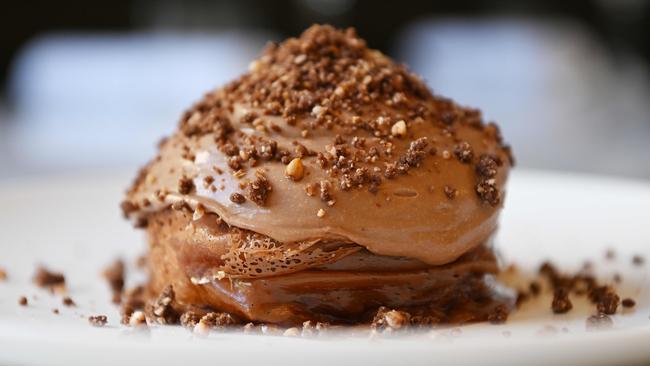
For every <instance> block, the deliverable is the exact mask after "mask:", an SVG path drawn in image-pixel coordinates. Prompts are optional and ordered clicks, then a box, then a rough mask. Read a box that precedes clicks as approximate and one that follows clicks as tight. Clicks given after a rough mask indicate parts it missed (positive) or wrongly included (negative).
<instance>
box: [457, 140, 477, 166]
mask: <svg viewBox="0 0 650 366" xmlns="http://www.w3.org/2000/svg"><path fill="white" fill-rule="evenodd" d="M454 155H456V158H458V160H460V162H462V163H466V164H467V163H470V162H471V161H472V159H473V158H474V150H472V146H470V144H469V143H468V142H466V141H463V142H461V143H459V144H456V146H454Z"/></svg>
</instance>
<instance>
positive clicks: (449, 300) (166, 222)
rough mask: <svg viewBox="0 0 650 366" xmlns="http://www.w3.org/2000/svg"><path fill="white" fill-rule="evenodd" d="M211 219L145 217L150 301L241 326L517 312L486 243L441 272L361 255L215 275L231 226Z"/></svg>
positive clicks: (417, 320) (451, 318) (447, 319)
mask: <svg viewBox="0 0 650 366" xmlns="http://www.w3.org/2000/svg"><path fill="white" fill-rule="evenodd" d="M218 221H219V220H218V217H217V216H216V215H212V214H206V215H205V216H203V217H202V218H200V219H199V220H197V219H196V217H193V215H192V212H189V211H188V210H172V209H167V210H164V211H161V212H159V213H156V214H154V215H152V216H151V217H150V218H149V224H148V226H147V234H148V240H149V249H150V250H149V254H148V259H149V260H148V265H149V272H150V279H149V283H148V288H147V290H148V291H147V292H148V293H149V296H151V297H152V298H154V297H156V296H158V294H159V293H161V292H162V291H163V290H164V289H165V288H166V287H167V286H172V288H173V290H174V293H175V302H176V305H175V306H177V307H178V308H179V309H177V310H178V311H179V312H183V311H185V310H203V311H216V312H227V313H230V314H232V315H233V316H235V317H237V318H239V319H241V320H242V321H244V322H258V323H273V324H278V325H286V326H291V325H297V324H301V323H303V322H305V321H308V320H311V321H315V322H328V323H332V324H359V323H370V322H371V321H372V320H373V318H374V317H375V316H376V315H377V312H378V309H380V308H382V307H385V308H389V309H397V310H400V311H403V312H406V313H408V314H409V316H410V321H411V322H412V323H413V324H418V325H429V324H437V323H467V322H474V321H485V320H493V321H501V320H505V317H507V313H508V312H509V311H510V310H511V309H512V308H513V306H514V301H513V299H512V297H511V296H507V295H504V294H503V293H501V292H499V291H498V290H497V288H496V285H495V282H494V281H493V277H492V275H493V274H495V273H496V272H497V270H498V267H497V263H496V259H495V257H494V255H493V253H492V251H491V248H489V246H487V245H483V246H480V247H478V248H476V249H474V250H472V251H470V252H469V253H466V254H465V255H463V256H462V257H460V258H458V259H457V260H456V261H454V262H453V263H450V264H446V265H442V266H430V265H426V264H424V263H422V262H419V261H414V260H409V259H403V258H394V257H384V256H377V255H374V254H372V253H370V252H368V251H366V250H365V249H362V248H358V250H356V251H354V252H349V251H348V252H346V255H345V256H343V257H340V258H339V257H336V255H333V257H335V259H334V260H333V261H332V262H330V263H322V264H317V265H314V266H311V267H309V268H306V269H298V270H296V271H295V272H290V273H286V271H285V273H283V274H280V275H271V276H263V277H255V278H253V277H250V276H242V275H238V276H228V275H226V274H225V273H224V272H222V271H219V270H216V269H218V268H223V267H222V266H223V265H224V262H223V260H222V259H221V258H220V257H221V255H220V253H224V250H226V249H224V240H225V239H228V238H229V236H228V235H229V234H228V232H227V230H228V229H227V228H225V227H224V226H223V225H221V226H219V225H217V226H214V225H208V224H206V223H208V222H218ZM224 230H225V231H224ZM346 246H347V247H349V243H348V244H346ZM333 252H336V251H333Z"/></svg>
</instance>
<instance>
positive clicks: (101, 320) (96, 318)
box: [88, 315, 108, 327]
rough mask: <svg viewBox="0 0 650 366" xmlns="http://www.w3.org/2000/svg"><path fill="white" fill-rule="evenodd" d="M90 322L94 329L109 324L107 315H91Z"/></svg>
mask: <svg viewBox="0 0 650 366" xmlns="http://www.w3.org/2000/svg"><path fill="white" fill-rule="evenodd" d="M88 322H89V323H90V325H92V326H93V327H103V326H104V325H106V323H107V322H108V318H107V317H106V315H91V316H89V317H88Z"/></svg>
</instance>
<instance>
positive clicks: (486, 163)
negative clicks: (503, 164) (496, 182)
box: [476, 154, 500, 178]
mask: <svg viewBox="0 0 650 366" xmlns="http://www.w3.org/2000/svg"><path fill="white" fill-rule="evenodd" d="M499 163H500V160H499V158H497V157H494V156H492V155H487V154H482V155H481V157H480V158H479V160H478V163H477V164H476V173H477V174H478V175H480V176H481V177H484V178H493V177H494V176H495V175H497V169H498V167H499V165H500V164H499Z"/></svg>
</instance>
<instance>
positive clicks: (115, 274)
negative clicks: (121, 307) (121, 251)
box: [103, 258, 124, 304]
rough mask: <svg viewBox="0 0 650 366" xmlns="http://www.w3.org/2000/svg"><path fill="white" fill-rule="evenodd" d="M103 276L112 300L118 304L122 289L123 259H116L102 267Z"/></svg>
mask: <svg viewBox="0 0 650 366" xmlns="http://www.w3.org/2000/svg"><path fill="white" fill-rule="evenodd" d="M103 276H104V278H105V279H106V281H108V285H109V286H110V288H111V292H112V301H113V303H114V304H119V303H120V299H121V296H122V290H123V289H124V261H122V260H121V259H119V258H118V259H116V260H115V261H113V263H111V264H110V265H109V266H107V267H106V268H105V269H104V272H103Z"/></svg>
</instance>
